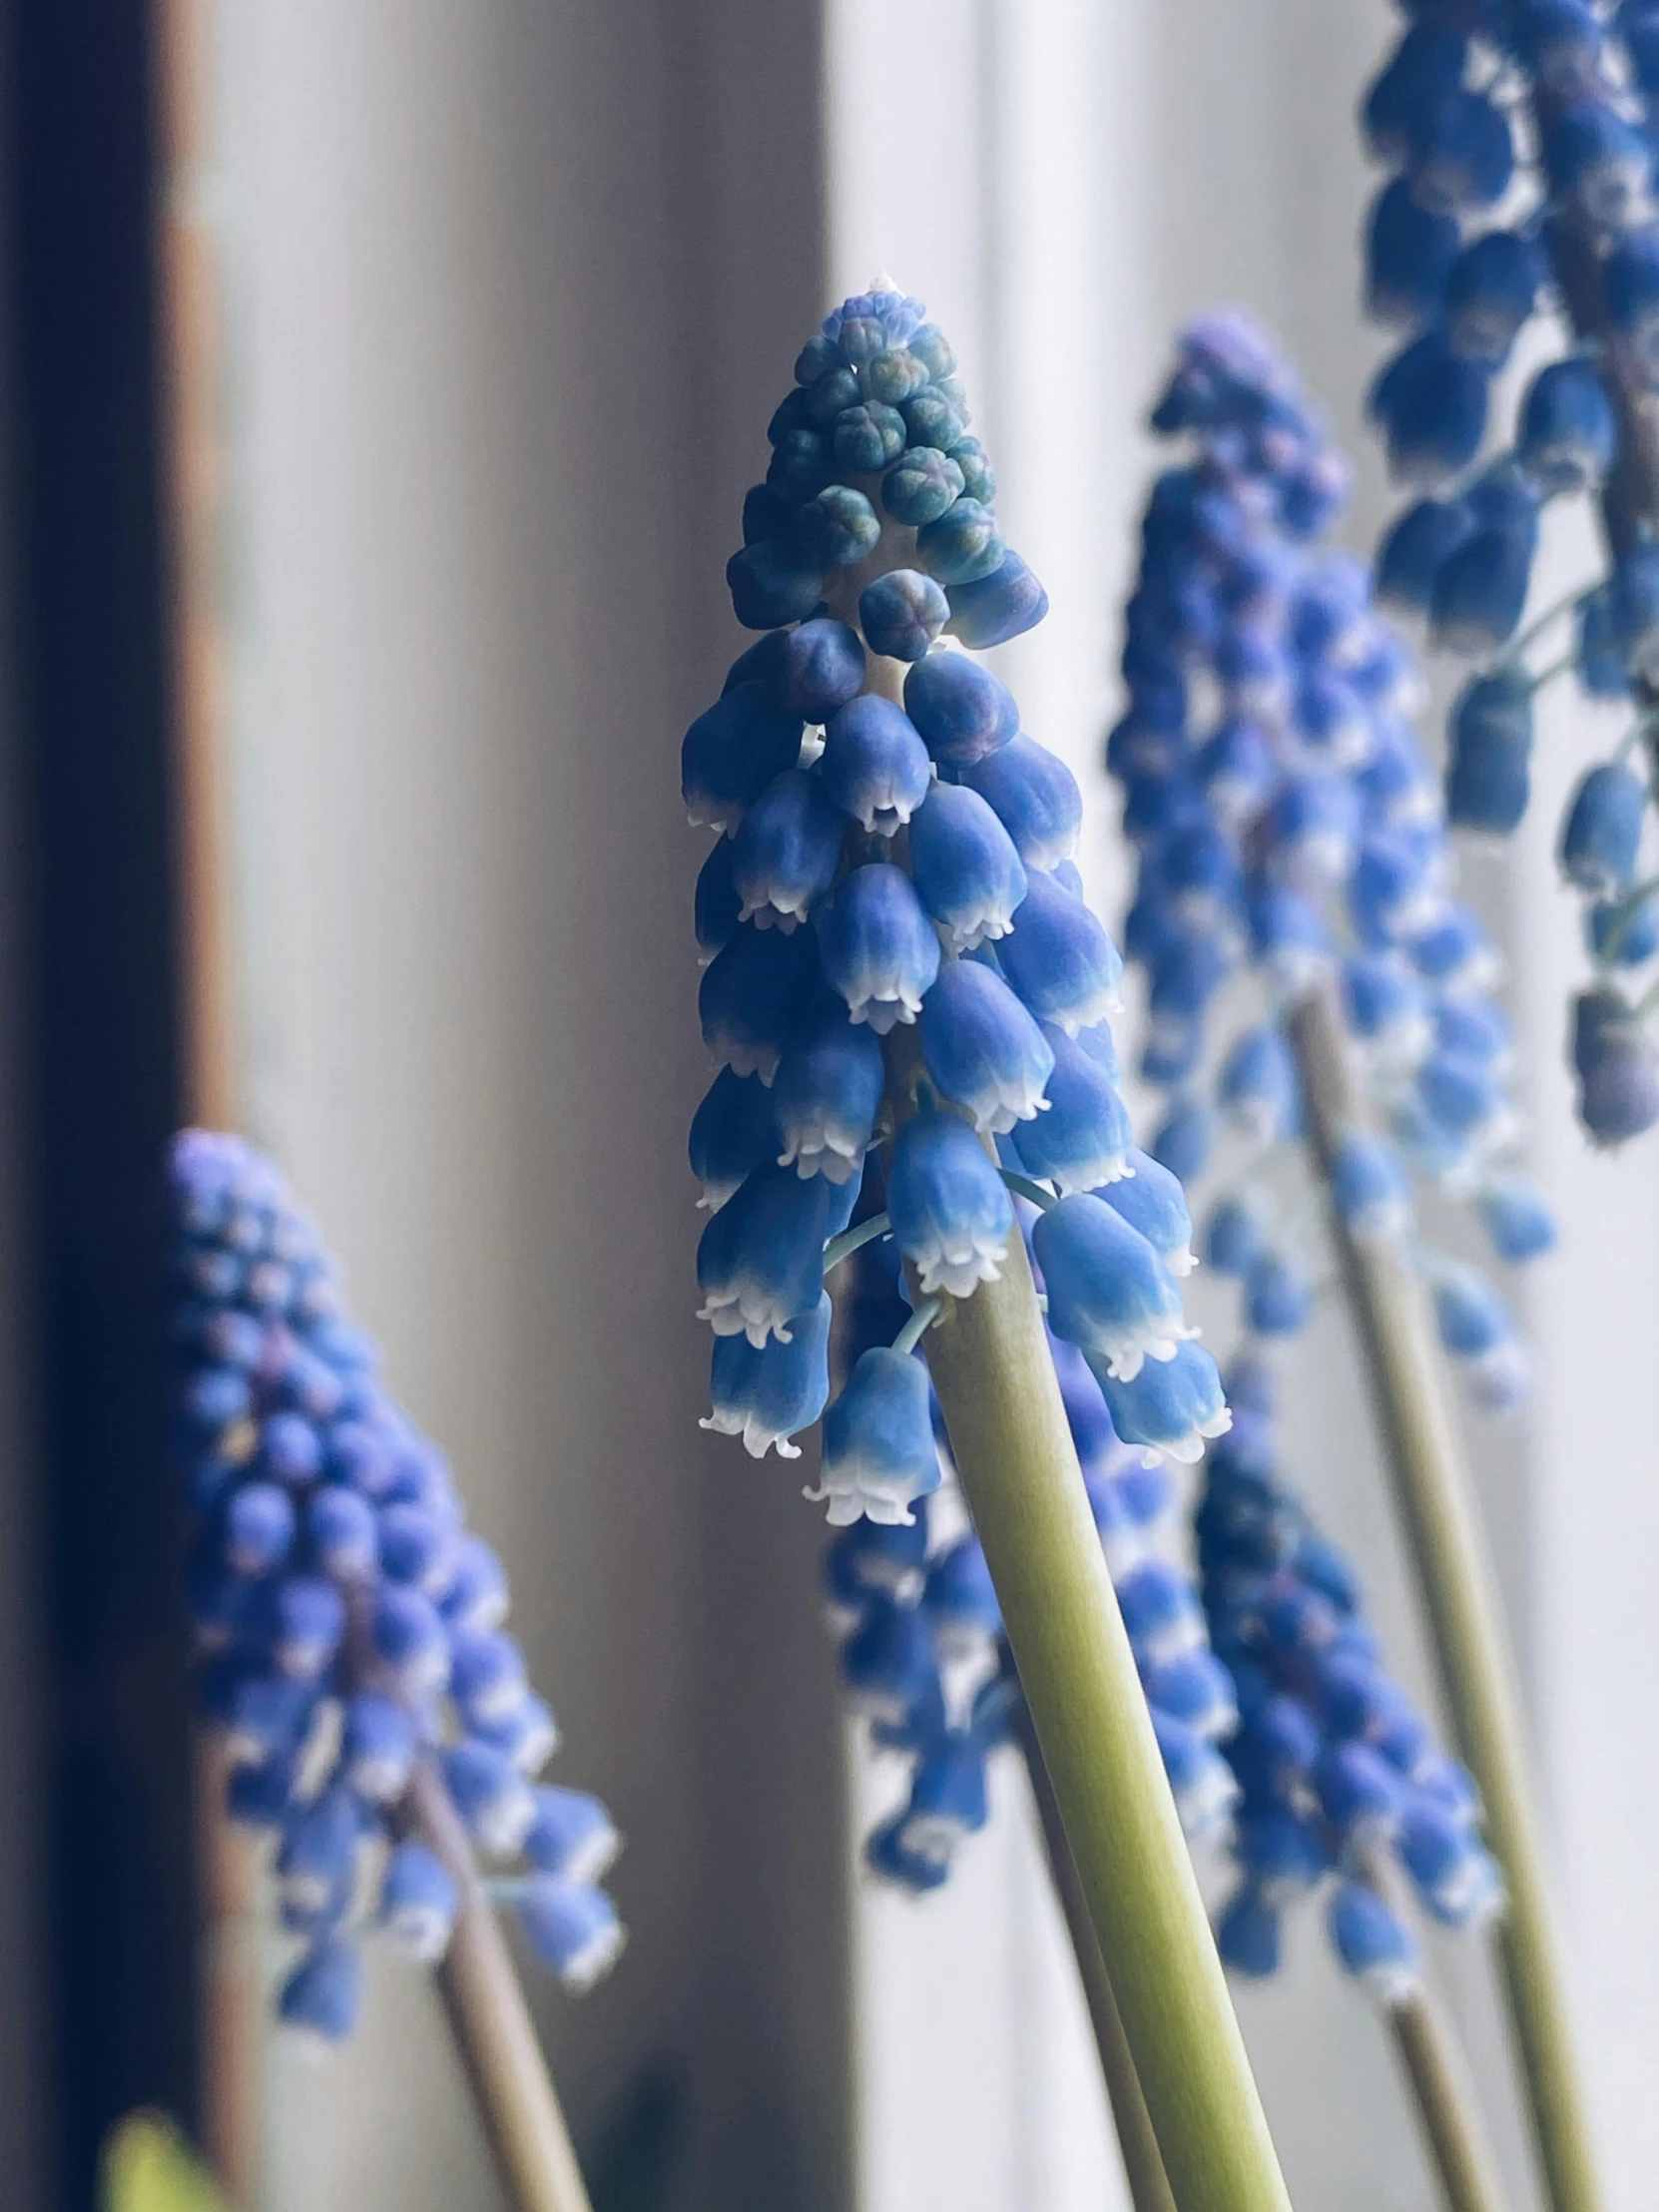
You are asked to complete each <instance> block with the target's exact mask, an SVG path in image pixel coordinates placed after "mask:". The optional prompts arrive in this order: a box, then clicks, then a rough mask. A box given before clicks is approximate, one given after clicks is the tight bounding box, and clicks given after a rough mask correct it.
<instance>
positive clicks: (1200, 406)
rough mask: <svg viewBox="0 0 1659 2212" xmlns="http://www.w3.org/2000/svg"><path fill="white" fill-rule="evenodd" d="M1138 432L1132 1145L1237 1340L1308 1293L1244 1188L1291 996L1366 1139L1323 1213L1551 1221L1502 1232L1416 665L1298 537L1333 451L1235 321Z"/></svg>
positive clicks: (1476, 1012) (1359, 1139)
mask: <svg viewBox="0 0 1659 2212" xmlns="http://www.w3.org/2000/svg"><path fill="white" fill-rule="evenodd" d="M1152 426H1153V428H1154V430H1155V431H1157V432H1159V433H1160V434H1162V435H1163V436H1165V437H1166V438H1170V439H1180V440H1181V441H1182V451H1181V452H1180V453H1179V455H1178V456H1177V457H1175V458H1173V459H1172V461H1171V462H1170V465H1168V466H1166V467H1165V468H1164V469H1163V471H1162V472H1161V473H1160V475H1159V476H1158V477H1157V479H1156V481H1155V482H1154V484H1153V486H1152V490H1151V493H1150V495H1149V497H1148V500H1147V504H1146V509H1145V513H1144V516H1143V520H1142V529H1141V562H1140V569H1139V574H1138V577H1137V579H1136V587H1135V591H1134V593H1133V596H1132V597H1131V599H1130V602H1129V605H1128V609H1127V619H1126V625H1125V629H1126V635H1125V643H1124V647H1123V654H1122V673H1123V678H1124V683H1125V687H1126V690H1127V694H1128V698H1127V704H1126V708H1125V712H1124V714H1123V715H1122V717H1121V719H1120V720H1119V722H1118V723H1117V725H1116V727H1115V728H1114V729H1113V731H1112V733H1111V735H1110V738H1109V739H1108V742H1107V751H1106V760H1107V766H1108V768H1109V770H1110V771H1111V772H1112V774H1113V775H1114V776H1115V777H1116V778H1117V780H1118V781H1119V783H1120V784H1121V786H1122V788H1123V794H1124V809H1123V827H1124V832H1125V836H1126V838H1127V840H1128V842H1129V843H1130V844H1131V846H1132V847H1133V849H1134V851H1135V854H1136V857H1137V862H1138V874H1137V880H1136V886H1135V895H1134V901H1133V904H1132V905H1131V908H1130V910H1129V913H1128V915H1127V917H1126V920H1125V923H1124V929H1123V939H1124V948H1125V952H1126V954H1127V956H1128V958H1129V959H1130V961H1131V962H1133V963H1134V964H1135V965H1136V966H1138V967H1139V968H1140V969H1141V970H1142V971H1143V972H1144V975H1145V981H1146V1003H1147V1013H1148V1022H1147V1030H1146V1041H1145V1045H1144V1048H1143V1052H1142V1057H1141V1064H1140V1072H1141V1075H1142V1077H1143V1078H1144V1079H1145V1080H1146V1081H1147V1082H1148V1083H1150V1084H1151V1085H1152V1086H1154V1088H1156V1089H1158V1090H1161V1091H1163V1092H1165V1093H1166V1094H1167V1103H1166V1105H1165V1107H1164V1109H1163V1115H1162V1121H1161V1124H1160V1126H1159V1128H1158V1130H1157V1133H1156V1135H1155V1136H1154V1137H1153V1139H1152V1141H1151V1145H1150V1148H1149V1149H1150V1150H1151V1151H1152V1152H1153V1153H1154V1154H1155V1155H1156V1157H1157V1158H1158V1159H1160V1160H1161V1161H1162V1162H1163V1163H1164V1165H1165V1166H1167V1167H1169V1168H1171V1169H1173V1170H1174V1171H1175V1173H1176V1174H1177V1175H1179V1176H1180V1177H1181V1179H1182V1180H1183V1181H1184V1182H1186V1183H1188V1184H1189V1185H1191V1184H1192V1183H1194V1182H1195V1181H1196V1180H1197V1179H1198V1178H1200V1177H1201V1176H1204V1175H1205V1174H1207V1173H1208V1172H1209V1171H1210V1170H1211V1169H1212V1168H1214V1169H1216V1170H1218V1171H1219V1180H1220V1184H1221V1187H1220V1189H1219V1191H1218V1192H1217V1193H1216V1195H1215V1196H1214V1198H1213V1200H1212V1203H1211V1208H1210V1212H1209V1215H1208V1218H1207V1219H1206V1221H1205V1224H1204V1230H1203V1247H1202V1249H1203V1251H1204V1255H1205V1257H1206V1258H1207V1259H1208V1260H1209V1262H1210V1264H1211V1265H1212V1266H1213V1267H1214V1268H1215V1269H1216V1270H1217V1271H1218V1272H1219V1273H1222V1274H1225V1275H1228V1276H1231V1277H1232V1278H1234V1279H1235V1280H1236V1281H1237V1283H1238V1285H1239V1291H1240V1302H1241V1312H1242V1317H1243V1320H1244V1323H1245V1326H1246V1328H1247V1330H1248V1331H1249V1332H1250V1334H1251V1335H1252V1337H1253V1338H1254V1339H1256V1340H1257V1341H1258V1342H1259V1343H1263V1344H1266V1343H1269V1342H1274V1341H1283V1340H1286V1339H1289V1338H1292V1337H1295V1336H1296V1335H1298V1334H1299V1333H1300V1332H1301V1330H1302V1329H1303V1328H1304V1327H1305V1326H1306V1324H1307V1322H1308V1320H1309V1318H1310V1316H1311V1314H1312V1312H1313V1309H1314V1298H1313V1278H1314V1275H1315V1273H1316V1272H1317V1271H1316V1270H1315V1268H1314V1267H1313V1266H1311V1264H1310V1258H1311V1256H1310V1253H1309V1251H1308V1249H1307V1247H1308V1244H1309V1242H1310V1239H1309V1237H1308V1235H1307V1234H1306V1232H1305V1231H1304V1230H1300V1229H1297V1228H1295V1227H1294V1226H1293V1227H1292V1228H1289V1229H1286V1228H1282V1227H1281V1226H1280V1217H1279V1215H1278V1214H1277V1213H1276V1206H1275V1201H1274V1199H1273V1197H1272V1195H1271V1186H1272V1184H1273V1183H1274V1181H1275V1180H1276V1179H1278V1178H1279V1177H1280V1171H1281V1164H1282V1163H1284V1162H1285V1161H1287V1160H1294V1159H1295V1158H1296V1157H1297V1156H1298V1154H1299V1152H1300V1150H1301V1148H1302V1141H1303V1139H1304V1136H1305V1134H1306V1132H1305V1128H1304V1112H1303V1101H1302V1098H1301V1095H1300V1084H1299V1078H1298V1073H1297V1066H1296V1060H1295V1055H1294V1053H1293V1051H1292V1047H1291V1042H1290V1034H1289V1022H1290V1017H1291V1015H1292V1014H1293V1012H1294V1010H1295V1008H1296V1006H1297V1004H1298V1002H1299V1000H1300V999H1301V998H1302V997H1303V996H1304V994H1306V993H1307V992H1309V991H1310V990H1312V989H1315V988H1319V989H1322V990H1324V991H1326V992H1327V993H1328V994H1329V995H1330V999H1331V1002H1332V1003H1333V1004H1334V1006H1335V1007H1336V1009H1337V1010H1338V1012H1339V1013H1340V1015H1341V1017H1342V1022H1343V1027H1344V1030H1345V1032H1346V1034H1345V1039H1344V1042H1345V1046H1346V1049H1347V1052H1348V1054H1349V1057H1350V1060H1351V1063H1352V1065H1353V1067H1354V1069H1355V1071H1356V1073H1357V1075H1358V1077H1359V1079H1360V1084H1361V1088H1362V1090H1363V1092H1364V1093H1365V1094H1367V1095H1368V1096H1369V1099H1370V1101H1371V1103H1372V1105H1373V1107H1374V1108H1375V1115H1376V1120H1377V1122H1378V1124H1379V1125H1380V1129H1381V1130H1382V1131H1385V1134H1379V1133H1371V1132H1367V1131H1365V1130H1359V1129H1356V1130H1351V1131H1349V1132H1347V1133H1346V1135H1345V1139H1344V1142H1343V1145H1342V1147H1341V1151H1340V1155H1339V1157H1338V1158H1337V1160H1336V1161H1335V1162H1334V1164H1333V1173H1332V1176H1331V1178H1330V1193H1329V1196H1330V1199H1331V1201H1332V1204H1333V1207H1334V1209H1335V1212H1336V1214H1337V1216H1338V1218H1339V1219H1340V1221H1341V1222H1342V1223H1343V1225H1344V1226H1345V1227H1346V1228H1347V1230H1348V1231H1349V1233H1350V1234H1351V1235H1352V1236H1353V1237H1354V1238H1355V1239H1357V1240H1358V1241H1360V1242H1372V1243H1382V1242H1386V1243H1391V1244H1392V1245H1394V1246H1395V1248H1396V1249H1398V1250H1399V1251H1400V1252H1402V1253H1404V1254H1408V1255H1410V1256H1412V1257H1419V1256H1420V1255H1419V1252H1418V1248H1417V1246H1416V1245H1415V1244H1414V1242H1413V1241H1412V1228H1413V1222H1414V1218H1415V1212H1416V1201H1417V1196H1418V1193H1419V1192H1420V1191H1421V1190H1423V1189H1424V1188H1426V1189H1428V1190H1431V1191H1433V1192H1435V1193H1437V1194H1438V1195H1439V1196H1440V1197H1442V1198H1444V1199H1448V1200H1450V1201H1451V1202H1452V1203H1454V1204H1459V1205H1460V1204H1465V1203H1467V1204H1472V1205H1473V1207H1474V1209H1475V1211H1476V1214H1477V1217H1478V1219H1479V1221H1480V1222H1481V1224H1482V1226H1483V1227H1484V1228H1486V1230H1487V1231H1488V1233H1489V1234H1490V1236H1491V1241H1492V1244H1493V1247H1494V1250H1495V1251H1496V1253H1497V1256H1498V1257H1499V1258H1500V1259H1501V1260H1503V1261H1504V1262H1505V1263H1506V1264H1515V1263H1517V1262H1519V1261H1522V1260H1528V1259H1531V1258H1534V1257H1536V1256H1537V1255H1538V1254H1539V1253H1540V1252H1541V1251H1543V1250H1545V1249H1546V1248H1547V1246H1548V1244H1549V1243H1550V1242H1551V1241H1552V1240H1551V1234H1550V1232H1549V1230H1548V1226H1547V1216H1546V1215H1544V1212H1543V1209H1542V1207H1541V1205H1540V1204H1539V1202H1537V1201H1536V1200H1532V1201H1530V1202H1529V1206H1528V1224H1527V1226H1526V1228H1525V1230H1524V1232H1523V1230H1522V1228H1521V1226H1520V1225H1519V1222H1518V1217H1517V1215H1516V1209H1515V1205H1514V1202H1513V1193H1514V1190H1515V1188H1516V1183H1515V1178H1514V1176H1513V1173H1512V1171H1511V1170H1510V1168H1509V1166H1508V1160H1509V1155H1510V1154H1511V1153H1512V1151H1513V1149H1514V1147H1515V1145H1516V1142H1517V1139H1518V1134H1519V1122H1518V1117H1517V1115H1516V1113H1515V1111H1514V1107H1513V1104H1512V1101H1511V1098H1510V1094H1509V1088H1508V1075H1509V1068H1510V1064H1511V1061H1512V1057H1513V1053H1512V1045H1511V1038H1510V1034H1509V1028H1508V1024H1507V1022H1506V1020H1505V1018H1504V1016H1503V1014H1502V1012H1501V1010H1500V1008H1499V1007H1498V1005H1497V1004H1496V1003H1495V1001H1494V1000H1493V998H1492V997H1491V995H1490V994H1491V988H1492V984H1493V981H1494V978H1495V974H1496V961H1495V957H1494V955H1493V952H1492V948H1491V945H1490V943H1489V940H1488V939H1487V936H1486V933H1485V931H1484V929H1483V927H1482V926H1481V924H1480V922H1479V921H1478V919H1477V918H1476V916H1475V915H1474V913H1473V912H1472V910H1471V909H1470V908H1469V907H1468V906H1467V905H1466V904H1464V903H1463V902H1462V901H1460V900H1459V899H1458V898H1457V897H1456V895H1455V856H1454V854H1453V851H1452V848H1451V845H1450V841H1449V838H1448V836H1447V830H1446V821H1445V809H1444V804H1443V801H1442V798H1441V794H1440V791H1439V788H1438V783H1437V780H1436V778H1435V776H1434V774H1433V772H1432V770H1431V768H1430V765H1429V763H1428V760H1427V758H1426V756H1425V754H1424V752H1423V749H1422V747H1421V745H1420V743H1419V741H1418V738H1417V735H1416V732H1415V731H1414V730H1413V728H1412V727H1411V722H1410V719H1409V718H1410V715H1411V713H1412V712H1413V711H1414V709H1415V707H1416V705H1417V703H1418V695H1419V680H1418V677H1417V672H1416V668H1415V664H1414V661H1413V658H1412V656H1411V654H1410V652H1409V651H1408V649H1407V648H1406V647H1405V646H1404V644H1403V643H1402V641H1401V639H1400V638H1399V636H1398V635H1397V633H1396V632H1395V631H1394V630H1393V629H1392V628H1391V627H1390V626H1389V624H1388V623H1387V622H1386V621H1385V620H1383V618H1382V617H1381V616H1380V614H1379V613H1378V611H1377V607H1376V604H1375V596H1374V592H1373V588H1372V580H1371V578H1370V576H1369V575H1368V573H1367V571H1366V569H1365V567H1364V565H1363V564H1362V563H1360V562H1359V561H1357V560H1355V559H1354V558H1353V556H1352V555H1349V554H1346V553H1343V552H1341V551H1338V550H1336V549H1335V548H1333V547H1331V546H1330V545H1329V544H1328V543H1327V542H1325V534H1326V531H1327V530H1328V528H1329V526H1330V524H1331V523H1332V522H1333V521H1334V520H1335V518H1336V516H1337V514H1338V512H1339V511H1340V508H1341V505H1342V501H1343V496H1344V491H1345V487H1346V484H1347V480H1348V471H1347V468H1346V465H1345V464H1344V462H1343V460H1342V458H1341V456H1340V455H1339V454H1338V453H1337V452H1336V450H1335V448H1334V447H1333V445H1332V443H1331V440H1330V436H1329V433H1328V431H1327V430H1326V428H1325V426H1324V424H1323V422H1322V421H1321V420H1320V418H1319V416H1318V415H1317V413H1316V412H1315V411H1314V409H1313V408H1312V407H1311V406H1310V405H1309V403H1308V401H1307V399H1306V397H1305V396H1304V394H1303V392H1302V389H1301V386H1300V383H1299V381H1298V379H1297V377H1296V376H1295V374H1294V372H1293V370H1292V369H1291V367H1290V365H1289V364H1288V363H1287V362H1286V361H1284V360H1283V359H1282V358H1281V357H1280V355H1279V354H1278V353H1277V352H1276V350H1275V348H1274V347H1273V345H1272V343H1271V341H1270V340H1269V338H1268V337H1267V335H1266V334H1265V333H1264V332H1263V331H1261V330H1260V329H1258V328H1257V327H1256V326H1255V325H1253V324H1251V323H1250V322H1248V321H1247V320H1246V319H1245V318H1243V317H1242V316H1239V315H1236V314H1215V315H1207V316H1204V317H1202V318H1200V319H1199V320H1198V321H1196V322H1194V323H1193V324H1191V325H1190V326H1189V327H1188V328H1187V329H1186V330H1185V331H1184V332H1183V334H1182V336H1181V339H1180V341H1179V344H1178V348H1177V356H1176V362H1175V366H1174V370H1173V372H1172V374H1171V376H1170V379H1169V382H1168V384H1167V386H1166V388H1165V390H1164V392H1163V393H1162V395H1161V396H1160V398H1159V400H1158V402H1157V405H1156V406H1155V408H1154V410H1153V414H1152ZM1594 797H1595V804H1594V806H1593V807H1589V808H1587V809H1586V810H1585V812H1586V816H1587V820H1586V822H1585V825H1584V828H1583V830H1582V833H1581V834H1580V835H1579V836H1578V837H1577V838H1576V839H1575V843H1574V851H1575V854H1576V855H1577V864H1578V865H1579V867H1580V869H1581V871H1582V872H1583V874H1584V875H1585V878H1586V879H1588V878H1589V877H1590V876H1591V875H1592V874H1594V875H1595V877H1596V880H1597V881H1605V880H1606V879H1608V877H1609V876H1611V875H1613V874H1616V873H1617V871H1618V870H1619V869H1621V868H1622V867H1623V866H1624V864H1625V862H1626V860H1627V858H1628V854H1629V828H1628V823H1629V811H1628V808H1627V807H1626V808H1624V809H1623V811H1622V812H1621V808H1620V805H1619V804H1618V802H1619V800H1620V798H1621V795H1620V794H1619V793H1617V792H1612V793H1608V794H1605V795H1604V794H1602V793H1600V792H1599V791H1598V793H1597V794H1596V795H1594ZM1598 1047H1599V1039H1598V1038H1592V1044H1591V1047H1590V1048H1587V1049H1594V1048H1598ZM1609 1110H1611V1109H1609ZM1229 1152H1230V1156H1229ZM1296 1212H1297V1209H1295V1208H1293V1209H1291V1213H1292V1216H1293V1220H1294V1217H1295V1214H1296ZM1540 1224H1541V1225H1542V1226H1541V1229H1540ZM1434 1265H1436V1266H1437V1265H1438V1263H1434ZM1442 1273H1443V1271H1442ZM1494 1299H1495V1294H1494ZM1494 1310H1495V1311H1498V1312H1502V1311H1504V1310H1503V1309H1502V1308H1501V1307H1500V1306H1497V1307H1495V1308H1494ZM1454 1357H1455V1358H1457V1360H1458V1363H1459V1373H1460V1374H1461V1375H1462V1377H1463V1378H1464V1380H1465V1381H1466V1383H1468V1385H1469V1387H1470V1389H1471V1393H1472V1394H1473V1395H1474V1396H1475V1398H1476V1400H1477V1401H1478V1402H1479V1403H1481V1404H1483V1405H1485V1406H1488V1407H1497V1406H1501V1405H1507V1404H1509V1403H1512V1402H1513V1401H1514V1399H1515V1398H1516V1396H1517V1395H1518V1394H1519V1392H1520V1391H1521V1389H1522V1387H1523V1386H1524V1381H1525V1376H1526V1366H1525V1362H1524V1361H1523V1360H1522V1359H1521V1358H1520V1357H1519V1354H1518V1347H1516V1346H1515V1344H1514V1342H1513V1336H1512V1331H1510V1332H1509V1333H1508V1335H1507V1336H1506V1337H1505V1338H1504V1340H1503V1342H1502V1347H1501V1350H1500V1349H1499V1341H1498V1338H1497V1337H1496V1336H1495V1335H1494V1337H1493V1338H1492V1341H1491V1342H1490V1343H1489V1344H1488V1346H1487V1347H1486V1349H1485V1354H1483V1355H1482V1358H1481V1363H1480V1364H1478V1365H1477V1363H1476V1361H1475V1359H1474V1357H1473V1356H1472V1355H1470V1356H1465V1355H1464V1354H1462V1353H1461V1352H1454Z"/></svg>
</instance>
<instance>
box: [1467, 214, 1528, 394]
mask: <svg viewBox="0 0 1659 2212" xmlns="http://www.w3.org/2000/svg"><path fill="white" fill-rule="evenodd" d="M1543 278H1544V267H1543V257H1542V255H1541V253H1540V252H1539V249H1538V246H1537V244H1536V242H1535V241H1534V240H1533V239H1531V238H1529V237H1527V236H1526V234H1525V233H1524V232H1519V231H1485V232H1482V233H1481V235H1480V236H1479V237H1478V238H1475V239H1471V240H1470V242H1469V243H1468V245H1467V246H1465V247H1464V248H1463V250H1462V252H1461V253H1460V254H1459V255H1458V257H1457V259H1456V260H1455V261H1454V262H1453V263H1452V265H1451V268H1450V270H1449V272H1448V273H1447V276H1446V282H1445V294H1444V311H1445V327H1446V335H1447V337H1449V338H1450V340H1451V342H1452V344H1453V345H1454V346H1455V347H1456V349H1457V351H1458V352H1459V353H1464V354H1467V355H1468V357H1469V358H1470V359H1471V360H1477V361H1485V362H1487V363H1488V364H1489V365H1490V366H1491V367H1493V368H1499V367H1501V366H1502V364H1503V362H1504V360H1505V359H1506V358H1507V357H1508V352H1509V348H1510V346H1511V345H1512V344H1513V343H1514V341H1515V339H1516V337H1517V336H1518V335H1519V333H1520V331H1521V328H1522V326H1523V325H1524V324H1525V323H1526V322H1527V321H1528V320H1529V319H1530V318H1531V314H1532V310H1533V308H1534V306H1535V305H1536V304H1537V298H1538V292H1539V289H1540V287H1541V285H1542V283H1543Z"/></svg>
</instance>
